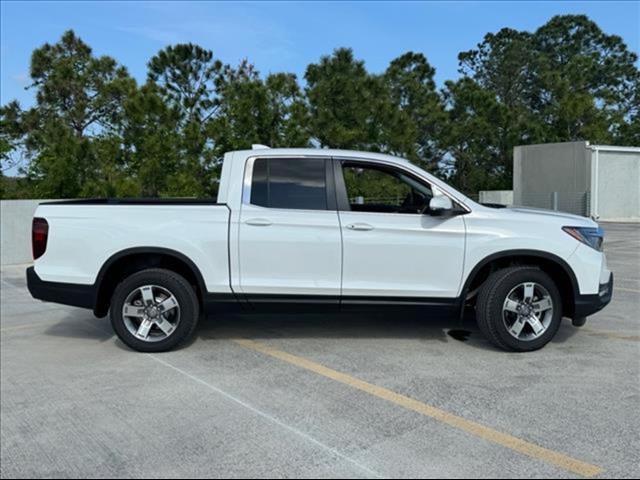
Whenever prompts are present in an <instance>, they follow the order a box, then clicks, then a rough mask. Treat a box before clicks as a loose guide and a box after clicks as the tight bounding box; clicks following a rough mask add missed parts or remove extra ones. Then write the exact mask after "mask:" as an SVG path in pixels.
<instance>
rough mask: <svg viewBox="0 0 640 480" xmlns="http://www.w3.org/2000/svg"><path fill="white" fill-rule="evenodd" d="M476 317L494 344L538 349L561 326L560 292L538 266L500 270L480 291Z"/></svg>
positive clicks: (503, 347)
mask: <svg viewBox="0 0 640 480" xmlns="http://www.w3.org/2000/svg"><path fill="white" fill-rule="evenodd" d="M476 316H477V320H478V326H479V327H480V330H481V331H482V333H483V334H484V335H485V336H486V337H487V339H489V340H490V341H491V342H492V343H493V344H494V345H496V346H498V347H500V348H502V349H505V350H511V351H518V352H526V351H531V350H537V349H539V348H542V347H543V346H545V345H546V344H547V343H548V342H549V341H550V340H551V339H552V338H553V337H554V336H555V334H556V332H557V331H558V328H559V327H560V322H561V320H562V302H561V298H560V292H559V291H558V288H557V287H556V285H555V283H554V282H553V280H552V279H551V278H550V277H549V275H547V274H546V273H545V272H543V271H542V270H540V269H538V268H535V267H510V268H505V269H503V270H498V271H497V272H494V273H492V274H491V275H490V276H489V278H488V279H487V281H486V282H485V284H484V285H483V286H482V289H481V290H480V294H479V296H478V303H477V305H476Z"/></svg>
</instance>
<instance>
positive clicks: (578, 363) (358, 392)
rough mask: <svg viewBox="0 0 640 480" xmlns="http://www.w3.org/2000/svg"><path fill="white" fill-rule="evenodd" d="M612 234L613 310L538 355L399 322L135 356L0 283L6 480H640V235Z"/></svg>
mask: <svg viewBox="0 0 640 480" xmlns="http://www.w3.org/2000/svg"><path fill="white" fill-rule="evenodd" d="M603 226H604V228H605V230H606V232H607V241H606V250H607V256H608V261H609V266H610V268H611V269H612V270H613V271H614V274H615V282H616V284H615V288H614V299H613V301H612V303H611V305H609V306H608V307H607V308H606V309H605V310H603V311H602V312H600V313H598V314H596V315H594V316H593V317H590V319H589V321H588V323H587V325H586V326H585V327H583V328H582V329H576V328H574V327H572V326H571V323H570V322H569V321H565V322H564V323H563V325H562V327H561V329H560V331H559V333H558V335H557V337H556V339H555V340H554V341H552V342H551V343H550V344H549V345H548V346H547V347H545V348H544V349H543V350H540V351H537V352H532V353H526V354H510V353H504V352H501V351H498V350H496V349H494V348H493V347H491V346H490V345H489V343H488V342H486V341H485V340H484V339H483V338H482V337H481V335H480V334H479V332H478V331H477V329H476V328H475V327H474V325H473V322H472V321H471V319H467V320H466V321H465V322H464V324H462V325H460V324H459V323H458V322H456V321H455V320H443V319H425V318H418V317H415V316H398V315H392V314H377V315H344V314H341V315H334V316H327V315H278V316H275V315H264V316H257V315H253V316H247V315H233V316H230V315H227V316H223V317H218V318H210V319H208V320H207V321H206V322H203V324H202V325H201V326H200V328H199V330H198V336H197V339H196V340H195V341H194V342H193V343H192V344H191V345H189V346H187V347H186V348H183V349H181V350H178V351H175V352H170V353H165V354H154V355H146V354H139V353H135V352H132V351H130V350H128V349H127V348H125V347H124V346H123V345H122V344H121V343H120V342H119V341H118V340H116V338H115V336H114V335H113V333H112V330H111V327H110V325H109V323H108V320H107V319H95V318H94V317H93V316H92V315H91V313H90V312H88V311H85V310H80V309H74V308H70V307H69V308H67V307H63V306H59V305H54V304H45V303H41V302H37V301H34V300H33V299H31V297H30V296H29V294H28V292H27V290H26V287H25V279H24V266H21V267H3V268H2V288H1V298H0V301H1V312H0V313H1V322H0V332H1V339H0V347H1V348H0V353H1V358H0V360H1V361H0V373H1V384H0V392H1V410H0V413H1V422H0V433H1V437H0V440H1V442H0V447H1V448H0V454H1V455H0V473H1V476H2V477H3V478H9V477H105V476H116V477H134V478H135V477H178V476H180V477H345V476H346V477H441V476H446V477H561V478H568V477H581V476H596V477H626V478H631V477H636V478H637V477H638V476H640V415H638V411H640V355H639V354H640V325H639V312H640V226H638V225H622V224H604V225H603Z"/></svg>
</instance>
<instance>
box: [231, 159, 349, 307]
mask: <svg viewBox="0 0 640 480" xmlns="http://www.w3.org/2000/svg"><path fill="white" fill-rule="evenodd" d="M331 166H332V164H331V160H330V159H327V158H322V157H297V158H294V157H282V158H281V157H258V158H250V159H249V160H248V161H247V165H246V170H245V183H244V187H243V198H242V205H241V212H240V221H239V227H238V228H239V231H238V242H239V244H238V252H239V277H240V278H239V283H240V287H241V290H242V292H243V293H244V294H245V295H247V298H248V299H249V300H253V301H254V302H255V301H259V300H265V301H276V302H277V301H280V300H282V301H287V300H289V301H296V300H300V301H306V300H307V299H310V298H311V297H315V296H319V297H321V299H320V300H322V301H325V302H327V303H331V304H333V303H335V304H337V303H338V297H339V294H340V275H341V261H342V246H341V238H340V224H339V219H338V213H337V211H336V202H335V189H334V181H333V170H332V168H331Z"/></svg>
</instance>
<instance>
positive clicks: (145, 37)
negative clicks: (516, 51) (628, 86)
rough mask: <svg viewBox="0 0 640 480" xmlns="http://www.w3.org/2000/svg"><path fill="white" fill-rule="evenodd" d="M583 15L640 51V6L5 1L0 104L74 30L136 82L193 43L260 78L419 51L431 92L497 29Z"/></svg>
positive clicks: (376, 63)
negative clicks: (162, 57) (164, 53)
mask: <svg viewBox="0 0 640 480" xmlns="http://www.w3.org/2000/svg"><path fill="white" fill-rule="evenodd" d="M564 13H585V14H587V15H589V16H590V17H591V18H592V19H594V20H595V21H596V22H597V23H598V24H599V25H600V26H601V28H603V29H604V30H605V31H606V32H608V33H615V34H617V35H620V36H621V37H622V38H623V39H624V40H625V42H626V43H627V45H628V46H629V47H630V48H631V49H633V50H634V51H636V52H638V50H639V46H640V2H638V1H635V2H630V1H629V2H596V1H589V2H570V1H566V2H542V1H540V2H507V1H495V2H454V1H451V2H364V1H362V2H246V3H240V2H234V3H223V2H168V1H167V2H152V1H146V2H117V1H110V2H77V1H73V2H13V1H12V2H5V1H3V2H2V3H1V11H0V14H1V27H2V29H1V65H0V66H1V69H2V73H1V77H0V80H1V92H0V99H1V103H2V104H4V103H6V102H8V101H9V100H12V99H14V98H17V99H18V100H20V102H21V103H22V104H23V106H28V105H30V104H31V103H32V101H33V98H32V95H33V94H32V92H31V91H25V90H24V87H25V86H26V85H28V83H29V78H28V71H29V57H30V54H31V52H32V51H33V49H34V48H36V47H38V46H40V45H42V44H43V43H45V42H55V41H57V40H58V39H59V37H60V35H61V34H62V32H64V31H65V30H66V29H69V28H72V29H74V30H75V31H76V33H78V34H79V35H80V36H81V37H82V38H83V39H84V40H85V42H87V43H88V44H89V45H90V46H91V47H92V48H93V49H94V53H95V54H98V55H111V56H113V57H114V58H116V59H117V60H118V61H119V62H121V63H122V64H124V65H125V66H126V67H127V68H128V69H129V71H130V72H131V74H133V75H134V76H135V77H136V78H137V79H138V80H139V81H143V80H144V78H145V75H146V62H147V61H148V59H149V58H150V57H151V56H152V55H153V54H155V53H156V52H157V51H158V50H159V49H161V48H162V47H164V46H165V45H168V44H171V43H176V42H189V41H190V42H195V43H198V44H200V45H202V46H204V47H206V48H209V49H211V50H212V51H213V52H214V54H215V56H217V57H218V58H220V59H221V60H223V61H224V62H229V63H231V64H237V63H238V61H239V60H240V59H242V58H248V59H249V60H250V61H252V62H253V63H255V65H256V66H257V68H258V70H260V72H261V73H263V74H264V73H268V72H275V71H290V72H294V73H296V74H298V76H300V77H301V76H302V75H303V74H304V69H305V67H306V65H307V64H308V63H310V62H315V61H317V60H318V59H319V58H320V56H321V55H323V54H328V53H330V52H331V51H332V50H333V49H334V48H336V47H341V46H348V47H352V48H353V49H354V51H355V54H356V56H357V57H358V58H361V59H363V60H364V61H365V62H366V65H367V68H368V69H369V70H370V71H373V72H380V71H382V70H384V69H385V68H386V66H387V64H388V62H389V61H390V60H391V59H393V58H395V57H396V56H398V55H400V54H402V53H403V52H405V51H407V50H414V51H420V52H423V53H424V54H425V55H426V56H427V58H428V60H429V62H431V64H432V65H433V66H434V67H435V68H436V72H437V73H436V79H437V81H438V83H439V84H442V82H443V81H444V80H446V79H449V78H455V77H456V76H457V75H458V74H457V54H458V52H460V51H463V50H468V49H471V48H473V47H474V46H475V45H476V44H477V43H478V42H479V41H481V40H482V37H483V35H484V34H485V33H487V32H494V31H497V30H499V29H500V28H502V27H511V28H516V29H521V30H534V29H536V28H537V27H539V26H540V25H542V24H543V23H545V22H546V21H547V20H548V19H549V18H551V17H552V16H553V15H556V14H564Z"/></svg>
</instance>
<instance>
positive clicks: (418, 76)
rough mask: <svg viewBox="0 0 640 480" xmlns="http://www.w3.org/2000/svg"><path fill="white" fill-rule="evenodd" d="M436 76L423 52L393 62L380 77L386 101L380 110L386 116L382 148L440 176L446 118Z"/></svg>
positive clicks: (382, 125)
mask: <svg viewBox="0 0 640 480" xmlns="http://www.w3.org/2000/svg"><path fill="white" fill-rule="evenodd" d="M434 75H435V69H434V68H433V67H432V66H431V65H430V64H429V62H428V61H427V59H426V57H425V56H424V55H423V54H421V53H415V52H407V53H405V54H404V55H401V56H400V57H398V58H396V59H394V60H392V61H391V63H390V64H389V67H388V68H387V70H386V71H385V72H384V74H383V75H382V76H381V77H380V81H381V82H382V92H380V95H381V96H383V98H386V100H387V101H386V102H384V103H383V104H382V106H381V107H380V108H379V109H378V112H379V114H380V115H382V116H383V118H382V119H381V121H380V127H381V128H382V129H383V132H382V134H381V142H380V145H379V149H380V150H381V151H384V152H387V153H391V154H395V155H400V156H402V157H405V158H407V159H409V160H411V161H412V162H414V163H416V164H418V165H420V166H422V167H424V168H426V169H427V170H430V171H432V172H434V173H437V171H438V169H439V162H440V160H441V157H442V151H441V150H440V149H439V148H438V142H437V141H438V138H439V136H440V135H441V130H442V128H443V126H444V122H445V120H446V116H445V112H444V108H443V103H442V98H441V97H440V95H439V94H438V92H437V90H436V84H435V81H434Z"/></svg>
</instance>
